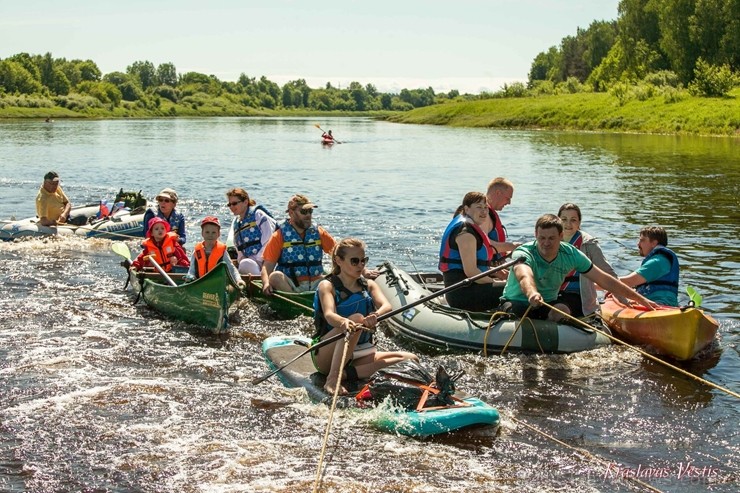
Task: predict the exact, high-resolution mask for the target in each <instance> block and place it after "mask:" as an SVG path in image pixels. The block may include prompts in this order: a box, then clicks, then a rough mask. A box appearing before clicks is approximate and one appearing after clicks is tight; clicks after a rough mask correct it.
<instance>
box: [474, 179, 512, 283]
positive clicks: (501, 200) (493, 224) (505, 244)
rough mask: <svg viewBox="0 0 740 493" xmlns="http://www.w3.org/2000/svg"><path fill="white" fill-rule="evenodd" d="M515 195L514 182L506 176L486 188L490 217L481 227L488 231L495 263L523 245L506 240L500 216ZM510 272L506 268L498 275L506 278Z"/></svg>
mask: <svg viewBox="0 0 740 493" xmlns="http://www.w3.org/2000/svg"><path fill="white" fill-rule="evenodd" d="M513 196H514V184H513V183H512V182H511V181H509V180H507V179H506V178H503V177H500V176H499V177H497V178H494V179H493V180H491V181H490V182H489V183H488V188H487V189H486V202H487V204H488V217H487V218H486V221H485V222H484V223H483V224H482V226H481V227H482V228H483V230H484V231H487V232H488V238H489V239H490V240H491V246H492V247H493V265H498V264H501V263H502V262H503V261H504V257H505V256H506V254H507V253H508V252H510V251H512V250H514V249H515V248H516V247H518V246H519V245H521V243H516V242H511V241H506V228H505V227H504V225H503V223H502V222H501V219H500V218H499V217H498V212H499V211H501V210H503V209H504V207H506V206H507V205H509V204H511V199H512V197H513ZM508 274H509V271H507V270H505V269H504V270H502V271H499V272H498V273H496V277H497V278H498V279H502V280H504V279H506V277H507V276H508Z"/></svg>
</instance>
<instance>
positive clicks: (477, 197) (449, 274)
mask: <svg viewBox="0 0 740 493" xmlns="http://www.w3.org/2000/svg"><path fill="white" fill-rule="evenodd" d="M487 219H488V205H487V204H486V195H485V194H483V193H481V192H468V193H467V194H465V197H463V202H462V205H460V206H459V207H458V208H457V210H456V211H455V216H454V217H453V218H452V221H450V224H448V225H447V229H445V232H444V234H443V235H442V245H441V246H440V249H439V270H441V271H442V275H443V277H444V283H445V286H451V285H453V284H457V283H458V282H460V281H462V280H464V279H466V278H468V277H472V276H475V275H477V274H480V273H481V272H483V271H485V270H488V269H489V268H490V266H491V260H492V259H493V254H494V248H493V247H492V246H491V242H490V239H489V238H488V232H487V231H484V230H483V229H482V228H483V225H484V224H485V222H486V220H487ZM505 284H506V283H505V282H503V281H497V280H496V279H494V278H493V277H490V276H485V277H482V278H480V279H478V280H477V281H475V282H474V283H470V284H469V285H468V286H464V287H462V288H460V289H456V290H453V291H450V292H449V293H447V303H449V304H450V306H452V307H455V308H461V309H463V310H470V311H477V312H481V311H486V310H490V309H492V308H495V307H497V306H498V305H499V298H500V297H501V294H502V293H503V290H504V285H505Z"/></svg>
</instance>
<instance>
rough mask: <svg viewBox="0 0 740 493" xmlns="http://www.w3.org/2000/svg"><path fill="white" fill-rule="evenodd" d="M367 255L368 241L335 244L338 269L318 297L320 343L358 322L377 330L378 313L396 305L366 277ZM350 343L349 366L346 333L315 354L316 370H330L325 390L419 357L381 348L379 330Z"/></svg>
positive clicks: (316, 316)
mask: <svg viewBox="0 0 740 493" xmlns="http://www.w3.org/2000/svg"><path fill="white" fill-rule="evenodd" d="M367 260H368V258H367V257H366V256H365V243H363V242H362V241H361V240H358V239H356V238H345V239H343V240H342V241H340V242H339V243H337V245H336V246H335V247H334V251H333V253H332V258H331V262H332V272H331V274H329V275H328V276H326V277H325V278H324V280H322V281H321V282H320V283H319V286H318V289H317V290H316V295H315V296H314V302H313V304H314V311H315V314H314V322H315V325H316V334H315V335H314V343H316V342H319V341H320V340H322V339H325V338H327V337H333V336H334V335H336V334H338V333H341V332H346V331H348V330H351V329H358V325H362V326H363V328H368V329H373V328H375V326H376V325H377V323H378V316H379V315H382V314H383V313H388V312H389V311H390V310H391V304H390V302H389V301H388V299H387V298H386V297H385V296H384V295H383V292H382V291H381V290H380V287H378V285H377V284H376V283H375V281H373V280H370V279H366V278H364V277H363V276H362V273H363V270H364V269H365V265H366V264H367ZM347 344H348V345H349V347H348V348H347V355H348V356H347V357H346V358H345V359H346V361H345V366H344V368H340V365H341V362H342V355H343V354H344V345H345V339H344V338H343V339H340V340H339V341H337V342H335V343H333V344H331V345H328V346H326V347H322V348H320V349H318V350H316V351H314V352H313V353H311V354H312V358H313V362H314V366H315V367H316V369H317V370H318V371H319V372H320V373H323V374H324V375H326V384H325V385H324V390H326V391H327V392H329V393H334V391H335V389H336V387H337V385H339V383H340V382H341V381H342V380H346V381H348V382H352V381H357V380H358V379H366V378H368V377H369V376H370V375H372V374H373V373H375V372H376V371H378V370H380V369H381V368H385V367H386V366H389V365H392V364H395V363H398V362H400V361H403V360H408V359H412V360H415V361H418V360H419V359H418V358H417V357H416V355H414V354H412V353H407V352H403V351H397V352H378V351H376V349H375V343H374V337H373V333H371V332H369V331H367V330H354V331H352V332H350V336H349V340H348V342H347ZM339 392H340V394H346V393H347V389H346V388H345V387H342V388H341V389H340V391H339Z"/></svg>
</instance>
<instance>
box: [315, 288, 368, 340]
mask: <svg viewBox="0 0 740 493" xmlns="http://www.w3.org/2000/svg"><path fill="white" fill-rule="evenodd" d="M326 278H327V279H328V280H329V281H331V284H332V286H334V303H335V304H336V311H337V313H338V314H339V315H341V316H343V317H349V316H350V315H352V314H354V313H360V314H362V315H363V316H367V315H368V314H369V313H370V312H372V311H373V310H375V304H374V303H373V298H372V296H370V292H369V291H368V289H367V280H365V278H364V277H361V278H360V279H358V282H359V283H360V286H361V287H362V289H361V290H360V291H358V292H356V293H353V292H352V291H350V290H349V289H347V288H345V287H344V284H343V283H342V280H341V279H340V278H339V276H336V275H334V274H330V275H328V276H326ZM313 310H314V312H313V313H314V316H313V317H314V318H313V320H314V326H315V327H316V333H315V334H314V339H316V338H320V337H323V336H324V335H325V334H326V333H327V332H329V331H330V330H331V329H332V326H331V325H329V322H327V321H326V318H324V310H323V309H322V308H321V298H320V297H319V291H318V290H316V294H315V295H314V298H313ZM372 337H373V334H372V333H371V332H368V331H362V334H361V335H360V339H359V340H358V341H357V344H358V345H360V344H365V343H367V342H371V341H372Z"/></svg>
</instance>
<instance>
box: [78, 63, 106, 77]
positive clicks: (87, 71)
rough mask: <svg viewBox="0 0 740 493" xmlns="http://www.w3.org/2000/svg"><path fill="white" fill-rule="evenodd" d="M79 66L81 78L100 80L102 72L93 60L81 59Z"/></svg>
mask: <svg viewBox="0 0 740 493" xmlns="http://www.w3.org/2000/svg"><path fill="white" fill-rule="evenodd" d="M77 67H78V68H79V69H80V78H81V79H82V80H89V81H99V80H100V77H101V75H102V72H101V71H100V69H99V68H98V65H97V64H96V63H95V62H93V61H92V60H84V61H79V62H78V63H77Z"/></svg>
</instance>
